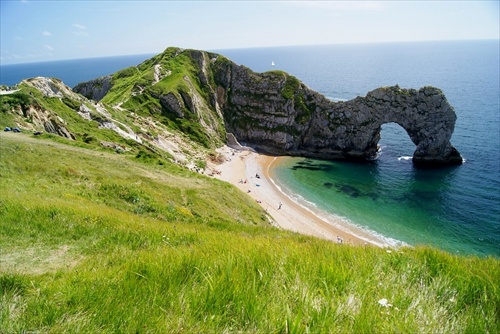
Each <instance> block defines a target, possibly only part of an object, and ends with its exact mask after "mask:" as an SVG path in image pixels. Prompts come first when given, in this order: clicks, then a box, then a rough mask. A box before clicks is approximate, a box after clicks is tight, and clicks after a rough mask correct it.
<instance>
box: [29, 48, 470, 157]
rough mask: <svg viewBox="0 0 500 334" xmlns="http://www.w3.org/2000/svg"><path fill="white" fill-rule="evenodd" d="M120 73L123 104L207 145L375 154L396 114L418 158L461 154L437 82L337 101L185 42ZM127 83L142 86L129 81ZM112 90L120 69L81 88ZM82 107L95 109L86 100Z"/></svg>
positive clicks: (117, 97) (92, 92)
mask: <svg viewBox="0 0 500 334" xmlns="http://www.w3.org/2000/svg"><path fill="white" fill-rule="evenodd" d="M133 76H135V78H133V79H132V77H133ZM122 77H123V78H124V79H123V80H122ZM113 80H114V81H113V83H114V84H115V85H116V87H120V90H119V91H115V92H114V93H115V94H114V95H113V103H116V105H115V108H121V109H120V110H122V111H124V110H126V109H127V108H130V109H129V110H130V111H131V112H135V109H136V108H142V109H141V110H140V112H141V113H143V114H148V113H149V115H151V116H152V117H156V116H155V115H158V114H161V115H162V116H166V117H167V118H168V121H166V120H164V122H165V124H169V125H171V126H172V127H173V128H176V129H180V130H181V131H183V132H184V133H185V134H187V135H188V137H189V138H190V139H191V140H195V141H197V142H198V143H201V144H202V145H204V146H205V147H211V146H213V145H217V144H220V142H221V141H222V140H224V138H232V137H231V136H226V135H227V134H229V133H231V134H233V135H234V141H235V142H239V143H241V145H243V146H250V147H253V148H255V149H260V150H265V151H268V152H271V153H275V154H287V155H297V156H307V157H315V158H322V159H355V160H373V159H375V158H376V156H377V152H378V142H379V139H380V132H381V127H382V125H383V124H386V123H392V122H394V123H397V124H399V125H400V126H401V127H402V128H404V129H405V130H406V132H407V133H408V136H409V137H410V139H411V140H412V141H413V143H414V144H415V146H416V149H415V152H414V154H413V162H414V163H415V164H416V165H422V166H435V165H450V164H460V163H461V162H462V157H461V156H460V154H459V153H458V151H457V150H456V149H455V148H454V147H453V146H452V145H451V142H450V139H451V136H452V134H453V130H454V126H455V121H456V115H455V112H454V110H453V107H452V106H451V105H450V104H449V103H448V101H447V100H446V97H445V96H444V94H443V92H442V91H440V90H439V89H437V88H434V87H423V88H420V89H419V90H416V89H403V88H400V87H399V86H392V87H382V88H378V89H375V90H373V91H371V92H369V93H368V94H367V95H366V96H364V97H357V98H355V99H353V100H350V101H345V102H333V101H330V100H328V99H327V98H325V97H324V96H323V95H321V94H319V93H317V92H314V91H312V90H311V89H310V88H308V87H307V86H305V85H304V84H303V83H302V82H300V81H299V80H298V79H297V78H295V77H293V76H291V75H289V74H287V73H285V72H282V71H271V72H266V73H255V72H253V71H251V70H250V69H248V68H246V67H244V66H240V65H237V64H235V63H233V62H232V61H230V60H229V59H227V58H225V57H223V56H221V55H218V54H215V53H208V52H204V51H198V50H183V49H178V48H168V49H167V50H165V52H164V53H162V54H160V55H158V56H155V57H153V58H151V59H150V60H147V61H145V62H143V63H142V64H140V65H138V66H136V67H134V68H133V70H130V71H125V72H123V73H122V75H121V76H116V75H115V76H114V79H113ZM120 80H122V81H120ZM35 83H36V84H37V85H39V86H41V89H43V91H44V92H46V94H53V95H54V96H59V95H60V94H59V92H60V90H61V88H60V87H59V86H58V85H55V86H54V85H52V84H50V82H42V81H40V80H38V81H36V82H35ZM127 85H133V87H128V88H129V89H125V87H127ZM113 89H114V88H113V84H112V77H111V76H107V77H102V78H98V79H95V80H92V81H89V82H86V83H81V84H78V85H77V86H76V87H75V88H74V90H75V91H76V92H78V93H80V94H82V95H83V96H85V97H87V98H89V99H92V100H95V101H99V100H101V99H102V98H103V97H104V96H105V95H106V94H107V93H108V92H110V91H113ZM130 92H133V93H130ZM73 94H74V93H73ZM75 99H77V97H75ZM77 111H78V112H79V114H80V115H81V116H82V117H85V116H87V114H88V115H90V114H89V113H88V110H87V109H85V108H82V107H80V108H79V109H78V110H77ZM100 123H101V125H102V124H103V122H100ZM106 124H107V123H106ZM115 131H116V130H115ZM121 135H123V134H121Z"/></svg>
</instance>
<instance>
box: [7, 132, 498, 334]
mask: <svg viewBox="0 0 500 334" xmlns="http://www.w3.org/2000/svg"><path fill="white" fill-rule="evenodd" d="M42 137H44V138H40V137H34V136H32V135H29V134H26V133H20V134H16V133H2V134H0V190H1V191H0V333H29V332H36V333H234V332H244V333H308V332H310V333H387V332H389V333H394V332H396V333H499V332H500V320H499V319H500V314H499V309H500V289H499V285H500V284H499V279H498V278H499V277H500V265H499V261H498V259H494V258H477V257H464V256H455V255H450V254H447V253H445V252H441V251H438V250H436V249H430V248H421V247H417V248H403V249H398V250H385V249H380V248H377V247H371V246H365V247H361V246H360V247H355V246H346V245H340V244H333V243H330V242H327V241H323V240H319V239H315V238H311V237H306V236H301V235H297V234H294V233H290V232H286V231H281V230H278V229H276V228H273V227H271V226H270V225H269V220H268V217H267V216H266V214H265V212H263V210H262V209H261V208H260V207H259V206H258V205H257V204H256V203H255V202H254V201H252V200H251V199H250V198H249V197H248V196H247V195H246V194H244V193H241V192H240V191H238V190H237V189H236V188H235V187H233V186H231V185H229V184H226V183H224V182H221V181H218V180H216V179H212V178H208V177H205V176H202V175H199V174H197V173H194V172H190V171H188V170H187V169H185V168H182V167H179V166H178V165H175V164H173V163H171V162H170V161H169V160H168V159H166V158H165V157H163V156H161V155H155V154H153V153H151V152H150V151H147V152H146V151H131V152H129V153H122V154H118V153H115V152H113V151H111V150H106V149H104V148H99V147H98V146H96V145H90V144H85V143H84V142H82V141H70V140H62V139H59V140H53V139H54V137H53V136H51V135H44V136H42Z"/></svg>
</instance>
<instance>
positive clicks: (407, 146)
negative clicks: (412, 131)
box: [377, 122, 416, 160]
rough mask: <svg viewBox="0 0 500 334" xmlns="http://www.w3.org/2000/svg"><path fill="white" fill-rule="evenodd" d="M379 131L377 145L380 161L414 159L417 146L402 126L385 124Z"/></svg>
mask: <svg viewBox="0 0 500 334" xmlns="http://www.w3.org/2000/svg"><path fill="white" fill-rule="evenodd" d="M379 131H380V132H379V133H380V135H379V141H378V143H377V147H378V157H379V159H380V158H381V159H391V160H392V159H400V160H401V159H402V160H411V159H412V157H413V152H414V151H415V148H416V144H415V143H414V142H413V141H412V140H411V138H410V136H409V134H408V132H407V131H406V130H405V129H404V128H403V127H402V126H401V125H399V124H397V123H396V122H388V123H384V124H382V125H381V127H380V130H379Z"/></svg>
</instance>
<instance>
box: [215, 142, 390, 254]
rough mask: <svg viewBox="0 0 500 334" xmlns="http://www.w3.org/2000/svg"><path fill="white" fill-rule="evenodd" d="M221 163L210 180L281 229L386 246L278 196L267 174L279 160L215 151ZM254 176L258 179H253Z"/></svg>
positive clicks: (229, 149)
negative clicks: (243, 197) (234, 190)
mask: <svg viewBox="0 0 500 334" xmlns="http://www.w3.org/2000/svg"><path fill="white" fill-rule="evenodd" d="M218 152H219V153H220V154H222V155H223V156H225V162H223V163H222V164H220V165H218V166H214V167H213V168H214V170H215V173H212V174H213V176H214V177H216V178H219V179H221V180H223V181H226V182H229V183H231V184H233V185H235V186H236V187H238V188H239V189H240V190H241V191H243V192H245V193H247V194H248V195H249V196H251V197H252V198H253V199H254V200H255V201H257V202H258V203H259V204H260V205H261V206H262V207H263V208H264V210H266V211H267V213H268V214H269V215H270V217H271V218H272V220H273V224H274V225H275V226H276V227H278V228H282V229H286V230H290V231H293V232H297V233H301V234H304V235H310V236H314V237H318V238H323V239H327V240H331V241H333V242H337V243H346V244H353V245H367V244H373V245H377V246H380V247H385V246H388V245H387V244H386V243H384V241H383V240H382V239H379V238H377V237H376V236H374V235H371V234H369V233H367V232H366V231H363V230H362V229H359V228H356V227H355V226H353V225H352V224H349V223H347V222H346V221H344V220H343V219H341V218H340V217H335V216H332V215H325V214H322V213H321V212H320V211H317V210H315V209H314V208H313V207H306V206H305V205H301V204H299V203H298V202H296V201H295V200H292V198H291V197H289V196H287V194H285V193H284V192H282V191H281V190H280V189H279V188H278V187H277V186H276V184H275V183H274V182H273V180H272V178H271V175H270V171H271V170H272V165H273V164H275V163H278V162H279V159H282V158H281V157H275V156H269V155H264V154H259V153H255V152H252V151H241V150H235V149H232V148H230V147H227V146H225V147H223V148H220V149H219V150H218ZM257 175H258V176H257Z"/></svg>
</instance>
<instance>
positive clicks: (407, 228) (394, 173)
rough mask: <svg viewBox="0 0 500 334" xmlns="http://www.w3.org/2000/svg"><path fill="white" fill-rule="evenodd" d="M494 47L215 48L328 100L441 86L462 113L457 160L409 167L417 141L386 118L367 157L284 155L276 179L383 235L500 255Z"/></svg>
mask: <svg viewBox="0 0 500 334" xmlns="http://www.w3.org/2000/svg"><path fill="white" fill-rule="evenodd" d="M499 50H500V48H499V41H460V42H458V41H456V42H420V43H387V44H358V45H330V46H311V47H287V48H267V49H247V50H224V51H221V53H223V54H224V55H226V56H227V57H228V58H230V59H232V60H234V61H236V62H237V63H239V64H243V65H245V66H247V67H250V68H251V69H253V70H255V71H258V72H262V71H267V70H271V69H280V70H284V71H287V72H289V73H291V74H293V75H295V76H297V77H298V78H299V79H301V80H302V81H303V82H304V83H305V84H307V85H308V86H309V87H310V88H312V89H314V90H316V91H318V92H320V93H322V94H324V95H325V96H326V97H328V98H330V99H331V100H334V101H335V100H347V99H352V98H354V97H356V96H364V95H366V93H367V92H369V91H370V90H373V89H375V88H377V87H380V86H388V85H396V84H398V85H399V86H401V87H404V88H420V87H422V86H426V85H432V86H436V87H438V88H440V89H442V90H443V92H444V93H445V95H446V97H447V99H448V101H449V102H450V103H451V105H452V106H453V107H454V109H455V112H456V114H457V117H458V120H457V122H456V125H455V132H454V134H453V137H452V139H451V142H452V144H453V145H454V146H455V147H456V148H457V149H458V150H459V151H460V153H461V154H462V156H463V158H464V159H465V163H464V164H463V165H461V166H455V167H448V168H442V169H436V170H428V169H417V168H415V167H414V166H413V164H412V162H411V156H412V154H413V151H414V150H415V145H414V144H413V143H412V142H411V140H410V139H409V137H408V135H407V134H406V132H405V131H404V130H403V129H402V128H401V127H400V126H399V125H397V124H386V125H384V126H383V127H382V138H381V140H380V142H379V145H380V146H381V148H382V150H381V155H380V157H379V158H378V160H377V161H375V162H373V163H370V164H359V163H350V162H341V161H322V160H313V159H304V158H286V159H284V160H282V161H281V163H280V164H279V165H278V166H276V167H275V168H274V169H273V174H274V179H275V182H276V184H277V185H278V186H279V187H280V188H281V189H282V190H283V191H285V192H286V193H288V194H289V195H290V196H292V197H294V198H295V199H296V201H298V202H299V203H301V204H303V205H306V206H313V207H315V208H316V209H320V210H323V211H324V212H326V213H329V214H332V215H336V216H340V217H343V218H344V219H345V220H347V221H348V222H350V223H351V224H354V225H357V226H359V227H362V228H364V229H366V230H368V231H371V232H372V233H374V234H377V235H383V236H385V237H386V238H387V242H388V243H393V244H399V243H400V242H403V243H406V244H410V245H422V244H425V245H432V246H435V247H439V248H441V249H443V250H446V251H448V252H452V253H459V254H474V255H480V256H487V255H492V256H496V257H498V256H500V92H499V89H500V68H499V67H500V61H499V59H500V57H499ZM272 62H274V64H275V66H271V63H272Z"/></svg>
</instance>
